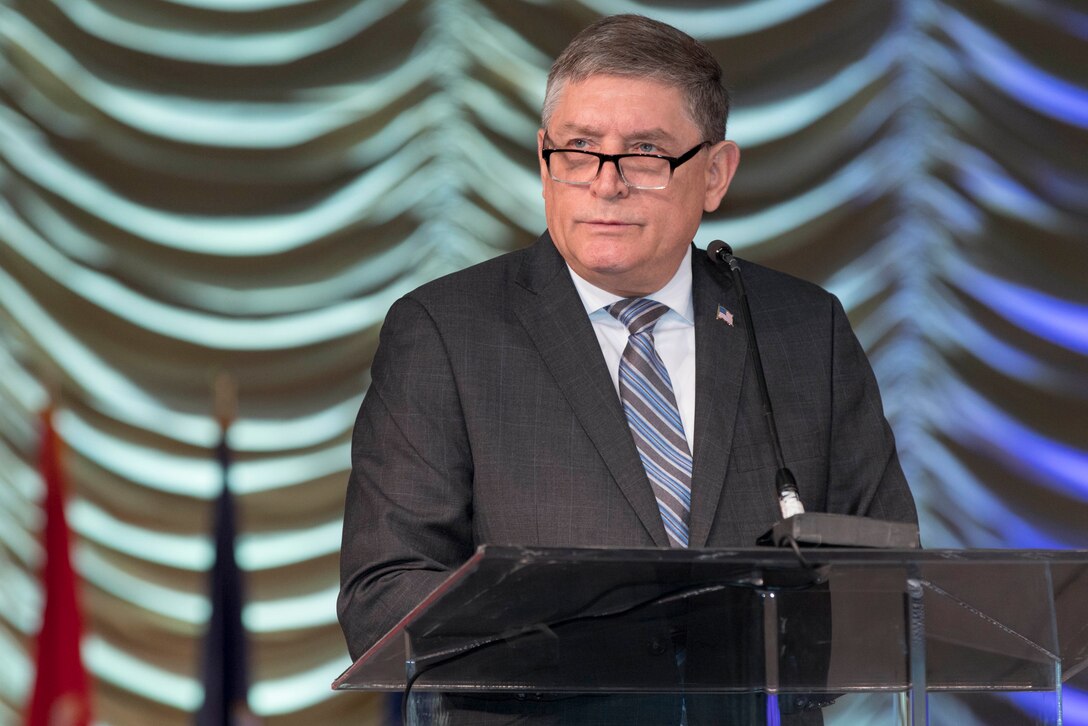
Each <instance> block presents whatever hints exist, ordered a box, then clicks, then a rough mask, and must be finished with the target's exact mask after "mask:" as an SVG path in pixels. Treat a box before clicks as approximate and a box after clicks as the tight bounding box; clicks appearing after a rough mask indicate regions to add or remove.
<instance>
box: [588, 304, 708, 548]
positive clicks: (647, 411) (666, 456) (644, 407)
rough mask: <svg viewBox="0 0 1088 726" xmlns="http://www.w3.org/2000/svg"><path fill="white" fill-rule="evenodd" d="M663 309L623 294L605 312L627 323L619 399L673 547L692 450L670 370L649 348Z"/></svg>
mask: <svg viewBox="0 0 1088 726" xmlns="http://www.w3.org/2000/svg"><path fill="white" fill-rule="evenodd" d="M668 309H669V308H668V307H667V306H665V305H662V304H661V303H659V302H655V301H653V300H649V299H647V298H640V297H629V298H625V299H623V300H618V301H617V302H615V303H613V304H612V305H609V306H608V312H609V313H610V314H611V315H612V316H613V317H615V318H616V319H617V320H619V321H620V322H621V323H623V324H624V325H626V326H627V332H628V337H627V347H626V348H624V350H623V357H622V358H621V359H620V376H619V378H620V386H619V387H620V400H621V401H622V402H623V410H624V412H625V413H626V414H627V423H628V425H629V426H630V427H631V434H632V436H633V437H634V440H635V447H636V448H637V449H638V453H639V456H640V457H641V459H642V466H643V467H644V468H645V469H646V475H647V476H648V477H649V479H650V484H651V485H653V489H654V496H656V497H657V506H658V509H659V510H660V511H661V520H662V521H663V522H664V524H665V531H666V533H668V535H669V543H670V544H671V545H672V546H673V547H687V546H688V519H689V516H688V515H689V512H690V511H691V453H690V452H689V450H688V442H687V439H686V438H685V436H684V423H683V421H681V419H680V411H679V409H678V408H677V407H676V396H675V395H674V394H673V390H672V381H671V380H669V372H668V371H667V370H666V369H665V364H664V363H662V362H661V358H660V356H658V354H657V349H656V348H654V326H655V325H656V324H657V321H658V320H659V319H660V318H661V316H662V315H664V314H665V313H666V312H667V311H668Z"/></svg>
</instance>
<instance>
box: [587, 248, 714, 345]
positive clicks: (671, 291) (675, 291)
mask: <svg viewBox="0 0 1088 726" xmlns="http://www.w3.org/2000/svg"><path fill="white" fill-rule="evenodd" d="M567 269H568V270H570V278H571V280H572V281H573V282H574V289H575V290H577V291H578V297H580V298H581V299H582V304H583V305H584V306H585V308H586V314H587V315H593V314H594V313H596V312H598V311H600V310H604V308H606V307H608V306H609V305H611V304H612V303H614V302H616V301H617V300H622V299H623V298H622V297H621V296H619V295H616V294H615V293H611V292H608V291H607V290H602V289H601V288H599V287H597V286H596V285H594V284H593V283H591V282H587V281H586V280H584V279H582V278H581V277H579V276H578V273H576V272H575V271H574V270H572V269H571V267H570V265H567ZM643 297H648V298H650V299H651V300H655V301H657V302H659V303H661V304H662V305H667V306H668V307H669V310H671V311H673V312H674V313H676V314H677V315H679V316H680V317H681V318H683V319H684V321H685V322H687V323H688V324H689V325H694V324H695V305H694V303H693V302H692V299H691V245H688V249H687V252H686V253H685V254H684V259H683V260H681V261H680V266H679V267H677V268H676V273H675V274H674V275H673V276H672V279H671V280H669V281H668V282H666V283H665V286H664V287H662V288H661V289H660V290H658V291H656V292H652V293H650V294H649V295H644V296H643ZM606 314H607V313H606Z"/></svg>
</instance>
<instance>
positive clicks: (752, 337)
mask: <svg viewBox="0 0 1088 726" xmlns="http://www.w3.org/2000/svg"><path fill="white" fill-rule="evenodd" d="M706 253H707V255H709V256H710V259H711V260H713V261H714V262H716V263H718V264H724V265H726V266H727V267H729V272H730V273H732V275H733V284H734V285H736V286H737V294H738V295H739V296H740V307H741V309H740V313H741V318H743V319H744V329H745V331H747V333H748V341H749V345H748V355H749V357H750V358H751V361H752V368H753V369H755V373H756V383H757V384H758V387H759V394H760V396H762V397H763V419H764V420H765V421H766V422H767V433H768V437H769V438H770V440H771V445H772V446H773V447H774V458H775V463H776V464H777V465H778V471H777V473H776V474H775V477H774V478H775V482H774V484H775V489H776V490H777V491H778V507H779V509H780V510H781V511H782V518H783V519H786V518H788V517H792V516H793V515H795V514H803V513H804V511H805V506H804V504H802V503H801V496H800V493H799V492H798V491H797V480H796V479H794V477H793V472H792V471H790V469H789V467H787V466H786V458H785V456H783V454H782V440H781V439H780V438H779V436H778V425H777V424H776V423H775V420H774V409H773V408H772V407H771V394H770V391H769V390H768V389H767V376H766V375H765V374H764V372H763V359H762V357H760V355H759V343H758V341H757V340H756V328H755V325H753V324H752V308H751V306H750V305H749V304H748V293H747V292H745V290H744V279H743V278H742V277H741V274H740V265H738V264H737V258H736V257H734V256H733V250H732V249H731V248H730V247H729V245H727V244H726V243H725V242H722V241H721V240H720V239H716V240H714V241H713V242H711V243H710V244H709V245H707V248H706Z"/></svg>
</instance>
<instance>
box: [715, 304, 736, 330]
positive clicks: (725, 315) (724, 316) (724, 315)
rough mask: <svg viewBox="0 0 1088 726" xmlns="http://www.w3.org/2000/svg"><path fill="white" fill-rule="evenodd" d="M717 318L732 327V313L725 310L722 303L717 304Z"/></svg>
mask: <svg viewBox="0 0 1088 726" xmlns="http://www.w3.org/2000/svg"><path fill="white" fill-rule="evenodd" d="M717 318H718V320H724V321H725V324H726V325H728V326H729V327H730V328H732V327H733V313H731V312H729V311H728V310H726V309H725V307H724V306H722V305H719V306H718V315H717Z"/></svg>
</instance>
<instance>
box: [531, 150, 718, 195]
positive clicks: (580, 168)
mask: <svg viewBox="0 0 1088 726" xmlns="http://www.w3.org/2000/svg"><path fill="white" fill-rule="evenodd" d="M709 145H710V142H709V141H703V142H701V143H699V144H697V145H696V146H693V147H692V148H691V149H689V150H688V151H687V152H685V153H683V154H681V155H680V156H662V155H660V154H598V153H597V152H595V151H582V150H580V149H542V150H541V152H540V155H541V156H542V157H543V158H544V163H545V164H546V165H547V167H548V175H549V176H551V178H552V179H553V180H554V181H557V182H561V183H563V184H578V185H582V186H585V185H587V184H592V183H593V180H594V179H596V178H597V175H598V174H600V173H601V167H602V166H603V165H604V163H605V162H612V163H613V164H615V165H616V168H617V169H618V170H619V172H620V179H622V180H623V183H624V184H626V185H627V186H628V187H630V188H631V189H664V188H665V187H667V186H668V185H669V182H670V181H672V173H673V171H675V170H676V167H678V166H680V165H681V164H683V163H684V162H685V161H688V160H689V159H691V158H693V157H694V156H695V155H696V154H698V153H699V152H700V151H701V150H702V148H703V147H704V146H709Z"/></svg>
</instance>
